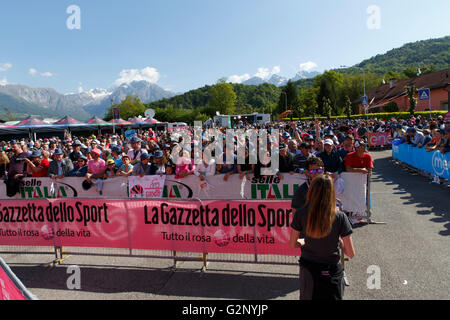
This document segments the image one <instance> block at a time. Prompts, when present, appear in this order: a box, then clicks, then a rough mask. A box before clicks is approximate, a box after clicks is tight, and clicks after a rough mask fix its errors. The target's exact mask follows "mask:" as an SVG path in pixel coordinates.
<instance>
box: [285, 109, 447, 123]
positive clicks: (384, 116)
mask: <svg viewBox="0 0 450 320" xmlns="http://www.w3.org/2000/svg"><path fill="white" fill-rule="evenodd" d="M447 112H448V111H431V117H432V118H437V117H439V116H442V117H445V115H446V114H447ZM414 115H415V117H417V116H421V117H422V118H427V119H428V118H429V117H430V111H416V112H414ZM367 116H368V118H369V119H375V118H377V119H381V120H390V119H391V118H394V119H397V120H399V119H404V120H406V119H409V118H410V117H411V115H410V113H409V112H381V113H369V114H368V115H367ZM367 116H366V115H365V114H354V115H352V116H350V119H366V118H367ZM313 119H314V118H313V117H303V118H292V121H306V120H313ZM315 119H317V120H327V117H316V118H315ZM335 119H347V116H332V117H330V120H335ZM283 121H291V119H290V118H283Z"/></svg>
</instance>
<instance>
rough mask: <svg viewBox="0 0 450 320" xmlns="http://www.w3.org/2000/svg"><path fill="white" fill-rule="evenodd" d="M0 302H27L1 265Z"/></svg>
mask: <svg viewBox="0 0 450 320" xmlns="http://www.w3.org/2000/svg"><path fill="white" fill-rule="evenodd" d="M0 300H27V298H26V297H25V296H24V295H23V293H22V291H21V290H20V289H19V288H17V286H16V285H15V283H14V282H13V281H12V280H11V279H10V278H9V276H8V275H7V274H6V272H5V271H4V270H3V268H2V265H1V264H0Z"/></svg>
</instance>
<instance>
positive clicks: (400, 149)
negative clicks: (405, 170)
mask: <svg viewBox="0 0 450 320" xmlns="http://www.w3.org/2000/svg"><path fill="white" fill-rule="evenodd" d="M392 156H393V157H394V159H397V160H400V161H402V162H404V163H407V164H409V165H411V166H413V167H414V168H417V169H420V170H423V171H426V172H428V173H431V174H435V175H437V176H439V177H441V178H444V179H449V180H450V153H445V154H442V153H441V152H440V151H432V152H427V151H426V150H425V149H424V148H417V147H413V146H412V145H410V144H401V145H398V146H395V145H392Z"/></svg>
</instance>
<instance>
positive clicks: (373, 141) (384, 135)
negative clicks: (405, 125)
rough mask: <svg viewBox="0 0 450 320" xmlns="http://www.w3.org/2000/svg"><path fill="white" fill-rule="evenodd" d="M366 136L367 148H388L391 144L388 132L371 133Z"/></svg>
mask: <svg viewBox="0 0 450 320" xmlns="http://www.w3.org/2000/svg"><path fill="white" fill-rule="evenodd" d="M367 136H368V139H367V140H368V142H369V147H378V146H390V145H391V144H392V137H391V133H390V132H371V133H368V134H367Z"/></svg>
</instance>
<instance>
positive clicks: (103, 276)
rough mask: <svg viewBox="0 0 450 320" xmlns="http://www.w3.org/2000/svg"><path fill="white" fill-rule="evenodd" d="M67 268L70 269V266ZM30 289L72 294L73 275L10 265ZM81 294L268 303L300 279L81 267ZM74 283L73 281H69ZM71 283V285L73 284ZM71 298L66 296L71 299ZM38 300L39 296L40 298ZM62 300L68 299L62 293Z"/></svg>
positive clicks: (61, 269)
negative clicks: (134, 295) (266, 301)
mask: <svg viewBox="0 0 450 320" xmlns="http://www.w3.org/2000/svg"><path fill="white" fill-rule="evenodd" d="M67 267H68V266H67ZM11 269H12V270H13V272H14V273H15V274H16V276H17V277H18V278H19V279H21V281H22V282H23V284H24V285H25V286H26V287H27V288H40V289H52V290H63V291H72V290H69V289H68V287H67V281H68V279H69V278H70V277H71V276H72V273H67V270H68V269H67V268H65V267H64V266H59V267H53V268H51V267H45V266H36V265H25V266H24V265H17V266H14V264H13V265H11ZM80 280H81V281H80V282H81V290H80V291H82V292H93V293H105V294H108V293H132V292H139V293H149V294H157V295H159V296H161V295H162V296H168V298H169V299H170V298H171V297H187V298H211V299H217V298H220V299H243V300H254V299H257V300H267V299H275V298H278V297H282V296H285V295H287V294H289V293H291V292H294V291H296V290H298V289H299V281H298V278H297V277H293V276H292V275H290V277H286V276H284V277H281V276H279V275H278V276H276V275H275V276H273V275H272V276H259V275H256V276H255V275H245V274H243V272H239V274H222V273H217V272H214V271H211V272H210V271H207V272H206V273H200V272H199V270H193V269H177V271H174V270H172V269H170V268H165V269H151V268H148V269H140V270H136V269H123V268H122V269H117V268H106V267H92V266H80ZM70 281H71V280H70ZM71 283H72V282H71ZM68 296H69V295H67V297H68ZM38 298H39V297H38ZM61 299H70V298H65V297H64V293H63V292H62V293H61Z"/></svg>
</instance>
